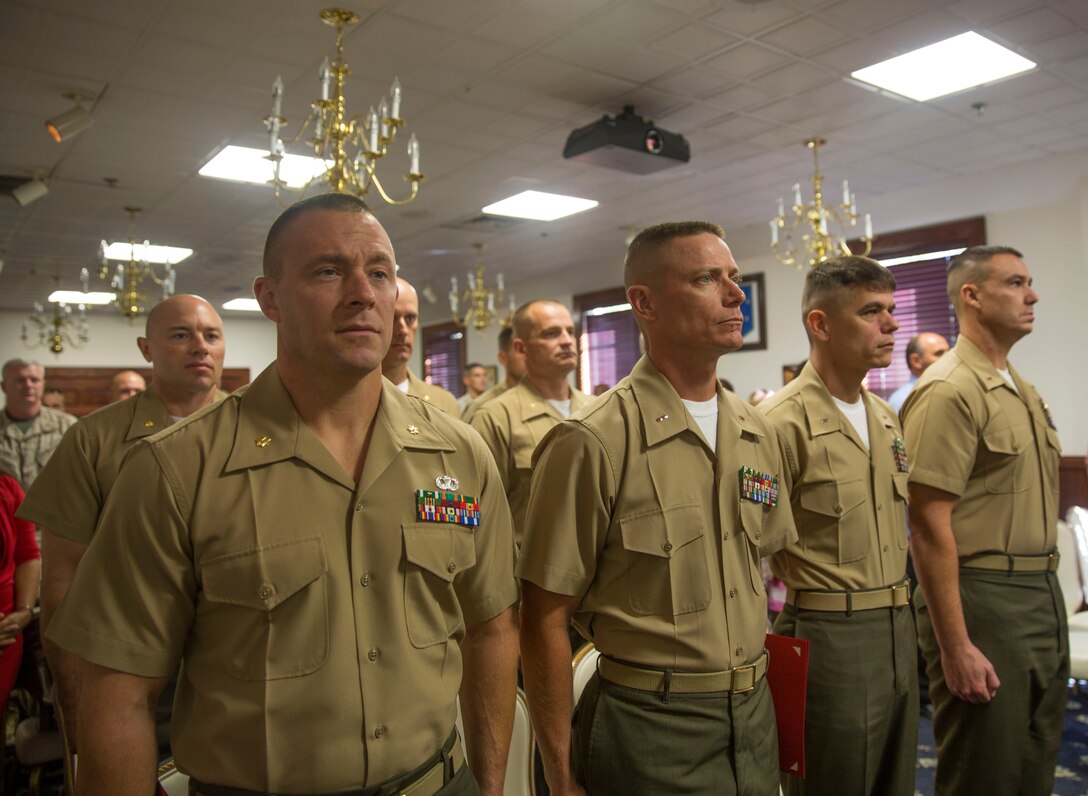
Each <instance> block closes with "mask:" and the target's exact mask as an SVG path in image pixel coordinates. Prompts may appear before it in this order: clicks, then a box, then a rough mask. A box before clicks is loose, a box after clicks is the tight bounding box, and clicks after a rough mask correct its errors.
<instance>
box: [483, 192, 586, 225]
mask: <svg viewBox="0 0 1088 796" xmlns="http://www.w3.org/2000/svg"><path fill="white" fill-rule="evenodd" d="M598 204H600V202H595V201H593V200H592V199H579V198H578V197H577V196H561V195H559V194H557V193H543V192H542V191H522V192H521V193H519V194H516V195H514V196H510V197H507V198H506V199H502V200H500V201H498V202H495V203H494V204H490V205H488V206H487V207H485V208H484V209H483V212H485V213H488V214H490V215H493V216H510V217H512V218H527V219H529V220H531V221H555V220H556V219H558V218H564V217H566V216H572V215H574V214H575V213H582V212H584V211H586V210H592V209H593V208H594V207H596V206H597V205H598Z"/></svg>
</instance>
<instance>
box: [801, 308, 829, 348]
mask: <svg viewBox="0 0 1088 796" xmlns="http://www.w3.org/2000/svg"><path fill="white" fill-rule="evenodd" d="M829 321H830V318H828V315H827V313H826V312H824V311H823V310H809V313H808V315H806V316H805V326H806V327H807V328H808V333H809V337H811V338H812V339H813V340H820V341H822V342H825V343H826V342H827V341H828V340H830V339H831V333H830V329H829V328H828V327H829V326H830V323H829Z"/></svg>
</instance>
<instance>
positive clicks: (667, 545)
mask: <svg viewBox="0 0 1088 796" xmlns="http://www.w3.org/2000/svg"><path fill="white" fill-rule="evenodd" d="M661 549H662V550H664V551H665V552H666V553H669V552H672V542H665V544H663V545H661Z"/></svg>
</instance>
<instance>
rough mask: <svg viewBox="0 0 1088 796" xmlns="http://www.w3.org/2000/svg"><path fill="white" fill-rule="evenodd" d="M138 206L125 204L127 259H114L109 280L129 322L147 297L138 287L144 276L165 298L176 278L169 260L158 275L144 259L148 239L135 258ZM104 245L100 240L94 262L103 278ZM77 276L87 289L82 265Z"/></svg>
mask: <svg viewBox="0 0 1088 796" xmlns="http://www.w3.org/2000/svg"><path fill="white" fill-rule="evenodd" d="M140 210H141V208H139V207H126V208H125V212H126V213H128V214H129V217H130V220H129V227H128V245H129V257H128V262H127V263H126V262H120V263H117V268H116V269H115V270H114V272H113V278H112V279H110V280H109V283H110V287H112V288H113V289H114V290H116V291H117V298H116V304H117V306H118V307H120V308H121V314H122V315H124V316H125V317H126V318H128V321H129V323H135V322H136V318H138V317H139V316H140V315H142V314H143V312H144V307H143V303H144V302H145V301H147V296H146V295H145V294H144V292H143V289H142V285H143V282H144V280H146V279H150V280H151V281H152V282H154V283H155V284H156V285H161V286H162V297H163V298H164V299H168V298H170V297H171V296H172V295H174V286H175V284H176V283H177V278H178V274H177V271H175V270H174V266H173V265H171V264H170V263H169V262H167V263H166V267H165V269H164V270H163V274H162V276H161V277H160V276H159V275H158V274H157V273H155V269H154V268H153V267H152V266H151V264H150V263H149V262H148V261H147V253H148V251H149V250H150V247H151V242H150V241H146V240H145V241H144V243H143V248H142V249H141V255H142V256H141V259H139V260H137V259H136V250H137V244H136V216H137V214H138V213H139V212H140ZM106 248H107V246H106V241H102V244H101V247H100V248H99V252H98V262H99V265H100V266H101V270H100V271H99V274H98V276H99V278H100V279H101V280H102V281H106V279H107V278H108V277H109V274H110V261H109V258H108V257H107V256H106ZM80 280H81V281H82V282H83V292H87V280H88V274H87V269H86V268H84V269H83V270H82V271H81V272H80Z"/></svg>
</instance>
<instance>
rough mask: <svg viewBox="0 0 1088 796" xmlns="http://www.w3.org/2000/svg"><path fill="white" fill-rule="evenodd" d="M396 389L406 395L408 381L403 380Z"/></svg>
mask: <svg viewBox="0 0 1088 796" xmlns="http://www.w3.org/2000/svg"><path fill="white" fill-rule="evenodd" d="M397 389H398V390H400V391H401V392H402V393H405V394H407V393H408V379H405V380H404V381H402V382H401V383H400V384H398V385H397Z"/></svg>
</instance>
